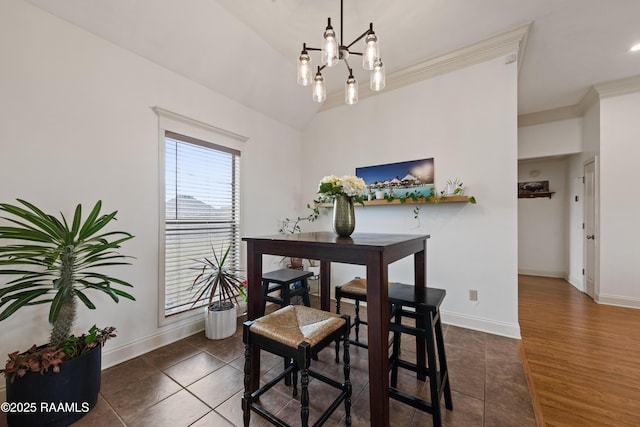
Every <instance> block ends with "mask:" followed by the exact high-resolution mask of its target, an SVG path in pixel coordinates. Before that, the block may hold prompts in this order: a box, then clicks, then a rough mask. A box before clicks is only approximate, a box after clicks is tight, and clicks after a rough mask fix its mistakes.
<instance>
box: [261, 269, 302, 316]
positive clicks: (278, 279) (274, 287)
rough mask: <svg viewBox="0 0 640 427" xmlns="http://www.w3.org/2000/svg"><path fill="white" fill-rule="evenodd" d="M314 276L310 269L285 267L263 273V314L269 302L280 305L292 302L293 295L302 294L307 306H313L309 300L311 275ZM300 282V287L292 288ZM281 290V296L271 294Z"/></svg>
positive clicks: (283, 305)
mask: <svg viewBox="0 0 640 427" xmlns="http://www.w3.org/2000/svg"><path fill="white" fill-rule="evenodd" d="M311 276H313V273H312V272H310V271H303V270H292V269H290V268H283V269H280V270H275V271H270V272H268V273H264V274H263V275H262V315H264V313H265V310H266V308H267V302H274V303H276V304H279V305H280V307H285V306H287V305H289V304H291V297H294V296H302V301H303V303H304V305H306V306H307V307H310V306H311V301H310V300H309V283H308V279H309V277H311ZM296 282H300V284H301V286H300V287H299V288H294V289H291V285H293V284H295V283H296ZM276 291H280V297H276V296H271V295H269V294H271V293H273V292H276Z"/></svg>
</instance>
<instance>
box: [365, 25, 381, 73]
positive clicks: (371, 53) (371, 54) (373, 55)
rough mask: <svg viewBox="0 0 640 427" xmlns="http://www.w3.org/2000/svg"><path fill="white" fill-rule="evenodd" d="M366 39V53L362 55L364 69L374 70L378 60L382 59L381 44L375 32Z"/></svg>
mask: <svg viewBox="0 0 640 427" xmlns="http://www.w3.org/2000/svg"><path fill="white" fill-rule="evenodd" d="M370 31H371V32H370V33H369V34H367V36H366V37H365V38H364V53H363V54H362V68H364V69H365V70H373V67H374V65H375V63H376V60H377V59H380V44H379V43H378V37H377V36H376V35H375V33H374V32H373V30H370Z"/></svg>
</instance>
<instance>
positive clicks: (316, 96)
mask: <svg viewBox="0 0 640 427" xmlns="http://www.w3.org/2000/svg"><path fill="white" fill-rule="evenodd" d="M326 99H327V87H326V86H325V83H324V77H322V74H320V67H318V72H317V73H316V76H315V77H314V78H313V100H314V101H315V102H324V101H325V100H326Z"/></svg>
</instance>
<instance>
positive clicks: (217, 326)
mask: <svg viewBox="0 0 640 427" xmlns="http://www.w3.org/2000/svg"><path fill="white" fill-rule="evenodd" d="M230 249H231V247H227V249H226V251H224V254H223V255H222V256H218V254H217V253H216V251H215V249H214V248H211V250H212V252H213V257H210V258H204V260H201V261H199V262H200V263H201V264H202V271H201V272H200V274H198V276H197V277H196V278H195V279H194V281H193V284H192V285H191V290H192V291H194V290H195V294H194V297H193V304H192V307H193V306H195V305H196V304H197V303H198V302H199V301H202V300H203V299H206V300H207V304H206V305H205V307H204V314H205V317H204V321H205V323H204V324H205V334H206V336H207V338H209V339H212V340H219V339H223V338H227V337H230V336H231V335H233V334H234V333H235V332H236V325H237V322H236V318H237V309H236V306H237V305H238V295H241V288H242V286H243V281H244V280H245V279H244V277H242V275H241V274H240V269H238V268H236V267H235V266H233V265H229V264H228V263H227V260H228V259H229V251H230ZM220 252H221V253H222V252H223V251H222V250H221V251H220Z"/></svg>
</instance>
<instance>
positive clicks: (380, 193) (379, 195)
mask: <svg viewBox="0 0 640 427" xmlns="http://www.w3.org/2000/svg"><path fill="white" fill-rule="evenodd" d="M376 199H378V200H380V199H384V191H382V190H378V191H376Z"/></svg>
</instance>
